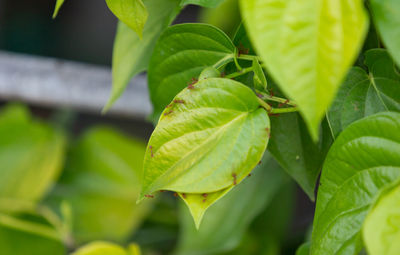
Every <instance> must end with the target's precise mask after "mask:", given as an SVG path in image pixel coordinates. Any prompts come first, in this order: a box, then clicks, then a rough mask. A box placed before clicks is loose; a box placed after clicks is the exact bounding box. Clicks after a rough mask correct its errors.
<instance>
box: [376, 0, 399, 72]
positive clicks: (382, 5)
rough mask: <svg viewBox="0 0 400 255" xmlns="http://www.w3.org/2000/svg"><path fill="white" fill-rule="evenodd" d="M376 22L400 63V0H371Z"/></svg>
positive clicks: (387, 44) (391, 52)
mask: <svg viewBox="0 0 400 255" xmlns="http://www.w3.org/2000/svg"><path fill="white" fill-rule="evenodd" d="M370 2H371V7H372V14H373V18H374V21H375V24H376V26H377V28H378V30H379V33H380V35H381V36H382V39H383V42H384V43H385V46H386V47H387V49H388V50H389V52H390V54H391V55H392V56H393V58H394V59H395V61H396V62H397V64H398V65H400V2H399V1H398V0H371V1H370Z"/></svg>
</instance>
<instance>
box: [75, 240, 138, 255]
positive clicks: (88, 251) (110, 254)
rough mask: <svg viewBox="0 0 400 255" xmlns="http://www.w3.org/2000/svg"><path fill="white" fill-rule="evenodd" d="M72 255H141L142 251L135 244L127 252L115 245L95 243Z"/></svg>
mask: <svg viewBox="0 0 400 255" xmlns="http://www.w3.org/2000/svg"><path fill="white" fill-rule="evenodd" d="M71 255H140V250H139V249H138V246H137V245H135V244H131V245H130V246H129V247H128V250H125V249H123V248H122V247H121V246H119V245H116V244H113V243H109V242H103V241H95V242H91V243H89V244H87V245H85V246H83V247H81V248H79V249H78V250H77V251H76V252H74V253H72V254H71Z"/></svg>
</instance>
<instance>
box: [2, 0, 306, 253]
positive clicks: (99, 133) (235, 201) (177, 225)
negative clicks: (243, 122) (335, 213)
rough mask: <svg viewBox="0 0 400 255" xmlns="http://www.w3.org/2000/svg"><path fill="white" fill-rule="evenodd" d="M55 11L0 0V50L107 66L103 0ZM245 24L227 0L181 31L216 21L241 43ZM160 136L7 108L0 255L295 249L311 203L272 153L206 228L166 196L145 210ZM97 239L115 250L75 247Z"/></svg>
mask: <svg viewBox="0 0 400 255" xmlns="http://www.w3.org/2000/svg"><path fill="white" fill-rule="evenodd" d="M54 3H55V1H53V0H40V1H28V0H19V1H13V0H0V50H6V51H12V52H20V53H28V54H35V55H42V56H51V57H56V58H62V59H70V60H75V61H81V62H87V63H93V64H99V65H108V66H109V65H110V64H111V53H112V43H113V37H114V34H115V29H116V23H117V20H116V18H115V17H114V16H113V15H112V14H111V12H109V10H108V8H107V6H106V3H105V1H96V0H86V1H75V0H69V1H66V3H65V5H64V6H63V9H62V10H61V12H60V14H59V16H58V17H57V19H55V20H52V19H51V14H52V11H53V8H54ZM221 12H223V14H221ZM227 16H229V17H236V18H232V19H227V18H226V17H227ZM235 20H236V21H235ZM238 21H240V18H239V12H238V7H237V1H236V0H228V1H225V2H224V3H223V4H222V5H220V6H219V7H218V8H216V9H205V8H199V7H196V6H188V7H186V8H185V10H184V11H183V12H182V13H181V14H180V15H179V16H178V18H177V19H176V21H175V23H180V22H207V23H211V24H213V25H216V26H218V27H220V28H221V29H223V30H224V31H225V32H226V33H227V34H229V35H231V36H232V35H233V34H234V31H235V30H236V28H237V27H238V25H239V22H238ZM94 42H95V43H94ZM152 128H153V127H152V125H151V124H149V123H147V122H145V121H144V120H139V119H132V118H129V117H126V116H124V117H121V116H101V115H95V114H89V113H86V112H85V111H76V112H72V111H71V110H69V109H49V108H45V107H34V106H26V105H23V104H13V103H9V102H4V101H0V249H1V252H0V253H1V254H2V255H3V254H4V255H11V254H12V255H26V254H32V255H43V254H52V255H53V254H54V255H58V254H60V255H61V254H68V253H71V252H76V253H75V254H79V255H86V254H93V255H94V254H98V253H96V249H97V248H98V247H104V246H107V247H108V248H109V249H110V250H111V251H114V253H110V254H121V255H124V254H125V255H133V254H138V253H137V249H136V248H132V247H136V245H132V244H137V245H138V246H140V249H141V253H142V254H148V255H157V254H174V255H203V254H204V255H208V254H210V255H211V254H215V255H227V254H233V255H236V254H237V255H239V254H257V255H259V254H261V255H278V254H294V253H295V250H296V247H298V245H299V244H301V243H302V242H303V241H304V240H305V239H306V233H307V229H308V227H309V225H310V224H311V222H312V214H313V211H314V208H313V204H312V203H311V202H310V201H309V199H308V198H307V197H306V195H305V194H304V193H303V192H302V191H301V190H300V189H299V188H298V187H297V186H296V184H294V183H293V182H292V181H291V180H290V179H289V178H288V177H287V176H286V173H285V172H284V171H283V170H282V169H281V168H280V167H279V166H278V164H277V163H276V162H275V161H274V160H273V159H272V158H271V157H270V155H269V154H266V155H265V156H264V159H263V160H262V164H261V165H259V166H258V167H257V168H256V169H255V170H254V171H253V174H252V176H250V177H248V178H247V179H246V180H245V181H244V182H243V183H242V184H240V185H239V186H238V187H237V189H235V190H234V191H232V192H231V193H229V194H228V195H227V196H226V197H224V198H223V199H221V201H220V202H218V203H217V204H215V205H214V206H213V207H211V208H210V210H209V211H208V212H207V213H206V215H205V216H204V220H203V224H202V225H201V227H200V229H199V231H196V230H195V227H194V223H193V220H192V219H191V217H190V215H189V212H188V210H187V208H186V207H185V206H183V203H182V202H181V201H180V200H179V199H178V198H176V197H174V196H173V194H171V193H169V192H164V193H160V194H159V195H158V196H157V197H156V198H154V199H149V200H147V201H146V203H141V204H139V205H136V198H137V196H138V193H139V189H140V178H141V176H140V175H141V174H140V173H141V170H142V159H143V155H144V151H145V142H146V140H147V139H148V138H149V136H150V133H151V131H152ZM92 241H105V242H112V243H113V244H110V243H104V242H100V243H99V242H96V243H92V244H91V245H90V246H87V247H85V248H83V249H81V250H79V251H76V249H78V248H79V247H81V246H82V245H85V244H87V243H90V242H92ZM101 254H102V255H106V254H103V253H101Z"/></svg>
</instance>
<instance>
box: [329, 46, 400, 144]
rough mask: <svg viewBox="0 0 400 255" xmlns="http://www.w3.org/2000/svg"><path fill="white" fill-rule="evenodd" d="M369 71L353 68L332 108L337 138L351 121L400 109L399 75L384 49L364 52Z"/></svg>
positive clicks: (332, 124) (333, 126) (334, 132)
mask: <svg viewBox="0 0 400 255" xmlns="http://www.w3.org/2000/svg"><path fill="white" fill-rule="evenodd" d="M365 65H366V66H367V68H368V73H367V72H366V71H364V70H363V69H361V68H359V67H353V68H352V69H350V71H349V73H348V75H347V78H346V80H345V81H344V83H343V84H342V86H341V87H340V89H339V92H338V94H337V96H336V98H335V100H334V101H333V104H332V107H331V108H330V109H329V111H328V114H327V117H328V121H329V124H330V127H331V129H332V133H333V135H334V136H335V137H336V136H338V134H339V133H340V132H341V131H342V130H343V129H344V128H346V127H347V126H348V125H349V124H351V123H352V122H354V121H356V120H358V119H361V118H363V117H365V116H368V115H371V114H374V113H377V112H382V111H388V110H389V111H400V75H399V74H398V73H397V72H396V70H395V66H394V62H393V60H392V59H391V57H390V56H389V54H388V53H387V51H386V50H383V49H373V50H369V51H367V52H366V53H365Z"/></svg>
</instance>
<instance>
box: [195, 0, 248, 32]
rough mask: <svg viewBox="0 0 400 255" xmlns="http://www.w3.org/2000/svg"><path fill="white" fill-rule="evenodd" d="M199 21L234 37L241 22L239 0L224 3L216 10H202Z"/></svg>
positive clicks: (228, 0) (227, 0) (229, 0)
mask: <svg viewBox="0 0 400 255" xmlns="http://www.w3.org/2000/svg"><path fill="white" fill-rule="evenodd" d="M195 1H198V0H195ZM200 1H201V0H200ZM213 2H215V3H217V2H218V0H216V1H213ZM197 20H198V21H197V22H199V23H206V24H210V25H213V26H215V27H218V28H219V29H221V30H222V31H224V32H225V33H226V34H227V35H229V36H231V35H234V33H235V31H236V29H237V27H238V26H239V24H240V22H241V18H240V10H239V3H238V0H226V1H223V2H222V3H221V4H219V5H218V6H216V8H201V9H200V11H199V13H198V18H197Z"/></svg>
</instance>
